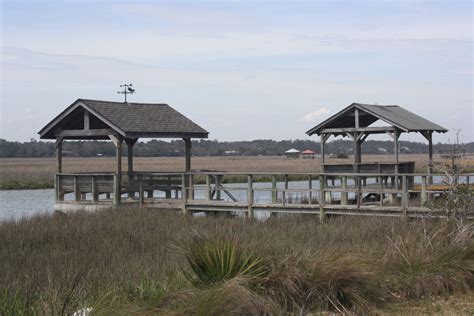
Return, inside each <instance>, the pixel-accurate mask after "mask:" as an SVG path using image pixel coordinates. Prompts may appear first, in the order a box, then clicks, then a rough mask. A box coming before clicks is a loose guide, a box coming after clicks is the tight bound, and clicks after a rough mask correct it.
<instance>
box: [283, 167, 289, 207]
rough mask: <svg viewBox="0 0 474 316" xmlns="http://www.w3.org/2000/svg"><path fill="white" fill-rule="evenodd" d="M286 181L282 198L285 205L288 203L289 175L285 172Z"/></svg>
mask: <svg viewBox="0 0 474 316" xmlns="http://www.w3.org/2000/svg"><path fill="white" fill-rule="evenodd" d="M284 181H285V187H284V190H283V191H282V192H281V199H282V203H283V205H286V192H287V191H288V175H287V174H285V176H284Z"/></svg>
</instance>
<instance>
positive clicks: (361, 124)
mask: <svg viewBox="0 0 474 316" xmlns="http://www.w3.org/2000/svg"><path fill="white" fill-rule="evenodd" d="M379 120H380V121H382V122H384V123H386V124H387V125H386V126H371V125H372V124H373V123H375V122H376V121H379ZM447 131H448V130H447V129H446V128H444V127H442V126H440V125H438V124H435V123H433V122H431V121H429V120H427V119H425V118H423V117H421V116H419V115H416V114H415V113H413V112H410V111H408V110H406V109H404V108H402V107H400V106H398V105H371V104H361V103H352V104H351V105H349V106H348V107H346V108H345V109H343V110H341V111H340V112H338V113H336V114H335V115H333V116H331V117H330V118H328V119H327V120H325V121H324V122H321V123H320V124H318V125H317V126H315V127H313V128H312V129H310V130H309V131H307V132H306V133H307V134H308V135H310V136H311V135H314V134H317V135H320V137H321V171H322V172H326V173H339V172H352V171H353V172H356V173H360V172H366V173H398V172H401V173H410V172H414V170H413V169H414V163H408V162H400V161H399V157H398V153H399V150H398V149H399V146H398V139H399V137H400V134H401V133H412V132H418V133H420V134H421V135H423V136H424V137H425V138H426V139H427V140H428V148H429V150H428V156H429V171H430V172H431V169H432V165H433V132H439V133H445V132H447ZM371 134H388V135H389V136H390V137H391V138H392V139H393V141H394V161H393V163H362V159H361V158H362V155H361V147H362V143H363V142H364V140H365V139H366V138H367V137H368V136H369V135H371ZM330 136H342V137H349V138H350V139H351V140H352V141H353V144H354V147H353V148H354V149H353V151H354V161H353V163H352V164H337V165H334V164H326V163H325V159H324V156H325V153H324V152H325V150H324V148H325V143H326V141H327V140H328V138H329V137H330Z"/></svg>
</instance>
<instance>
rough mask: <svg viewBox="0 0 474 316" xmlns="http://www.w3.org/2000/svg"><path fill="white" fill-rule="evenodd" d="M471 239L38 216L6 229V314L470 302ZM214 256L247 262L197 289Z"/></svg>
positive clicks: (311, 222) (308, 223)
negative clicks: (252, 268) (253, 266)
mask: <svg viewBox="0 0 474 316" xmlns="http://www.w3.org/2000/svg"><path fill="white" fill-rule="evenodd" d="M473 234H474V228H473V226H472V223H467V224H466V223H464V224H462V223H457V222H450V223H446V222H444V221H439V222H438V221H430V222H423V221H418V220H413V221H410V222H402V221H400V220H399V219H383V218H358V217H340V218H332V219H330V220H329V221H328V222H327V223H326V224H324V225H321V224H319V222H318V221H317V220H316V218H314V217H310V216H286V217H280V218H272V219H270V220H268V221H266V222H259V221H248V220H241V219H232V218H223V217H216V218H215V217H208V218H194V217H191V216H183V215H180V214H176V213H168V212H163V211H157V210H139V209H128V210H109V211H103V212H99V213H94V214H91V213H82V212H79V213H74V214H67V215H66V214H56V215H54V216H39V217H35V218H32V219H25V220H21V221H19V222H17V223H14V222H7V223H2V224H0V240H1V243H0V280H2V282H0V314H2V313H3V314H9V312H11V311H16V312H18V313H20V314H21V312H24V313H26V314H29V313H33V312H35V313H39V314H70V313H71V312H73V311H74V310H77V309H79V308H81V307H93V308H94V310H95V311H96V312H98V313H107V314H110V313H117V314H133V313H137V314H142V313H161V314H194V315H221V314H224V313H225V314H232V315H241V314H252V315H254V314H255V315H257V314H258V315H261V314H287V313H311V312H317V311H335V312H342V313H360V314H366V313H371V312H374V311H375V310H377V309H380V308H385V307H387V306H391V304H393V303H398V302H405V301H410V300H412V301H413V300H419V299H426V298H433V297H439V296H441V297H447V296H449V295H452V294H457V293H472V292H471V291H472V288H473V286H474V242H473ZM196 236H205V238H204V240H205V242H206V243H207V244H206V245H207V246H206V247H204V248H203V247H202V244H200V243H199V239H198V242H196ZM225 247H231V248H232V249H227V250H225V249H224V248H225ZM203 249H204V251H203ZM209 249H210V253H212V256H210V257H211V258H210V259H209V260H214V261H215V262H223V261H222V260H223V259H225V258H227V259H225V260H230V259H229V258H230V257H229V256H234V255H233V254H236V255H235V256H234V258H238V260H240V261H239V262H240V263H238V264H225V266H229V267H231V268H226V267H223V268H219V269H222V270H219V273H220V274H219V275H221V276H225V277H217V278H210V279H206V282H204V283H201V282H198V283H194V282H192V280H194V278H191V279H190V278H189V274H188V277H186V273H189V271H190V268H191V267H192V266H191V263H192V262H196V261H197V262H198V264H207V263H206V260H207V259H206V258H207V257H209V256H207V255H206V254H209V251H208V250H209ZM196 254H198V256H196ZM202 254H204V255H203V256H201V255H202ZM249 254H251V256H252V258H254V259H255V258H258V266H259V269H258V271H264V273H258V275H257V278H255V274H254V273H253V272H252V273H250V272H246V273H239V271H249V270H248V269H247V268H248V264H247V263H244V264H242V262H246V260H247V259H246V258H248V257H247V256H249ZM228 262H229V261H227V263H228ZM261 264H263V265H264V266H263V267H264V268H262V266H261ZM232 267H233V268H232ZM236 267H237V268H236ZM209 269H210V270H209ZM213 269H216V268H215V265H214V266H213V265H208V268H206V269H204V270H205V271H204V273H213V271H214V272H215V270H213ZM226 269H231V270H226ZM200 270H201V269H197V270H195V272H196V271H197V272H196V273H201V271H200ZM226 271H230V272H232V273H226ZM221 272H222V273H221Z"/></svg>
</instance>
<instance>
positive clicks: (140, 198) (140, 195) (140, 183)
mask: <svg viewBox="0 0 474 316" xmlns="http://www.w3.org/2000/svg"><path fill="white" fill-rule="evenodd" d="M138 201H139V203H140V207H142V206H143V203H144V202H145V191H143V174H140V175H139V176H138Z"/></svg>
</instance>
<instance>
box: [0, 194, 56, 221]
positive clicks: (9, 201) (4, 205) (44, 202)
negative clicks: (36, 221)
mask: <svg viewBox="0 0 474 316" xmlns="http://www.w3.org/2000/svg"><path fill="white" fill-rule="evenodd" d="M53 211H54V190H52V189H46V190H6V191H1V190H0V221H7V220H19V219H22V218H27V217H31V216H33V215H37V214H44V213H52V212H53Z"/></svg>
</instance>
